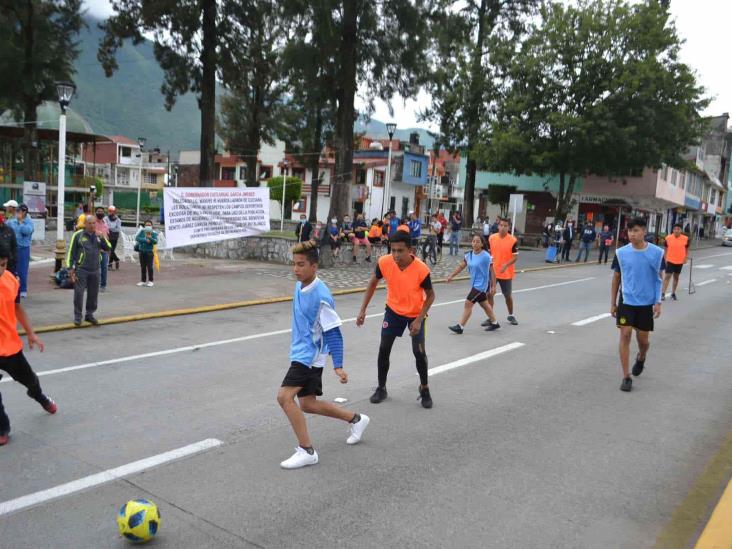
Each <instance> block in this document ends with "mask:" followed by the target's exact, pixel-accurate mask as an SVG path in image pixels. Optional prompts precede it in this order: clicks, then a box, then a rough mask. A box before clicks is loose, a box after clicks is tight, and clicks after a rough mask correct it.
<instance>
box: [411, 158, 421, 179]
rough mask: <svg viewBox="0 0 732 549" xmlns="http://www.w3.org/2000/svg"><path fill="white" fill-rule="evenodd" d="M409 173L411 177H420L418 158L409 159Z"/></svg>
mask: <svg viewBox="0 0 732 549" xmlns="http://www.w3.org/2000/svg"><path fill="white" fill-rule="evenodd" d="M409 175H411V176H412V177H422V163H421V162H419V161H418V160H410V161H409Z"/></svg>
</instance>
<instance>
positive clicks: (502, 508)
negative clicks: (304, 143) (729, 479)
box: [0, 249, 732, 548]
mask: <svg viewBox="0 0 732 549" xmlns="http://www.w3.org/2000/svg"><path fill="white" fill-rule="evenodd" d="M722 254H724V255H722ZM695 263H696V264H697V265H701V266H703V268H698V269H696V270H695V283H696V289H697V291H696V294H694V295H688V294H687V293H686V292H685V291H684V292H681V293H680V300H679V301H678V302H666V303H665V304H664V307H663V315H662V317H661V319H660V320H659V321H657V329H656V332H655V333H654V334H653V335H652V338H651V343H652V347H651V352H650V355H649V359H648V360H647V363H646V365H647V367H646V371H645V372H644V373H643V376H642V377H641V378H639V379H638V380H637V381H636V383H635V386H634V390H633V392H632V393H629V394H627V393H622V392H620V391H619V384H620V380H621V374H620V368H619V365H618V360H617V350H616V349H617V330H616V329H615V328H614V326H613V323H612V321H611V319H609V318H601V319H599V320H596V321H592V322H588V323H586V324H584V325H580V326H577V325H573V323H576V322H579V321H583V320H585V319H590V318H591V317H595V316H597V315H601V314H603V313H605V312H607V310H608V301H609V299H608V295H609V287H610V273H609V269H608V268H607V266H601V267H600V266H596V265H589V266H587V267H580V268H576V269H561V270H554V271H543V272H536V273H527V274H523V275H519V278H518V279H517V280H516V282H515V290H518V291H517V293H516V295H515V302H516V315H517V317H518V320H519V322H520V324H519V326H510V325H508V324H507V323H505V322H503V323H502V328H501V329H500V330H498V331H497V332H494V333H486V332H483V331H482V330H481V329H480V328H479V327H478V321H479V320H481V319H480V317H479V316H478V315H477V314H476V315H475V316H474V317H473V319H471V322H470V323H469V325H468V327H467V329H466V332H465V334H464V335H462V336H456V335H453V334H451V333H450V332H449V331H448V330H447V326H448V325H449V324H451V323H454V321H455V320H456V319H457V318H458V316H459V314H460V311H461V308H462V299H463V298H464V296H465V294H466V293H467V290H468V287H467V283H466V282H456V283H453V284H451V285H439V286H437V287H436V290H437V301H436V303H437V306H436V307H435V308H434V309H433V312H432V314H431V316H430V319H429V321H428V333H427V349H428V354H429V359H430V367H431V368H435V367H439V366H444V365H449V366H452V368H450V369H442V371H439V372H438V371H436V372H435V375H434V376H433V377H432V378H431V383H430V384H431V387H432V395H433V398H434V401H435V407H434V408H433V409H432V410H424V409H422V408H421V407H420V405H419V403H418V401H417V400H416V397H417V385H418V380H417V377H416V374H415V370H414V365H413V358H412V356H411V350H410V347H409V345H408V342H407V341H398V342H397V345H395V350H394V353H393V355H392V371H391V375H390V380H389V384H388V387H389V394H390V399H389V400H388V401H386V402H384V403H382V404H379V405H372V404H370V403H369V402H368V397H369V395H370V394H371V391H372V388H373V387H374V385H375V378H376V366H375V357H376V352H377V348H378V333H379V329H380V326H381V323H380V320H379V318H378V315H379V312H380V310H382V307H383V300H384V294H383V293H382V292H378V293H377V294H376V296H375V298H374V301H373V304H372V306H371V308H370V313H372V314H373V315H375V316H374V317H371V318H369V320H367V323H366V326H364V327H363V328H356V326H355V325H354V323H353V321H352V318H353V317H354V316H355V314H356V312H357V309H358V306H359V304H360V300H361V295H352V296H343V297H340V298H338V300H337V307H338V309H339V312H340V313H341V315H342V316H343V317H344V318H346V319H351V320H350V321H349V322H347V323H346V325H345V328H344V336H345V341H346V356H347V366H346V369H347V371H348V372H349V374H350V382H349V383H348V385H345V386H343V385H340V384H339V383H338V382H337V380H336V379H335V376H333V375H325V380H324V381H325V383H324V385H325V387H324V389H325V398H329V399H332V398H335V397H343V398H347V399H348V402H347V404H346V406H348V407H349V408H351V409H353V410H357V411H363V412H365V413H367V414H369V415H370V416H371V418H372V423H371V425H370V427H369V429H368V430H367V432H366V434H365V437H364V440H363V442H362V443H361V444H359V445H357V446H347V445H346V444H345V439H346V436H347V426H346V425H345V424H342V423H339V422H337V421H336V420H332V419H324V418H309V425H310V429H311V435H312V438H313V440H314V444H315V446H316V448H317V449H318V451H319V453H320V463H319V464H318V465H317V466H315V467H310V468H307V469H304V470H299V471H283V470H281V469H280V468H279V462H280V461H281V460H283V459H285V458H287V457H289V455H290V454H291V453H292V449H293V448H294V446H295V445H296V441H295V439H294V436H293V434H292V432H291V429H290V427H289V425H288V423H287V421H286V418H285V417H284V415H283V414H282V412H281V411H280V410H279V407H278V406H277V404H276V402H275V393H276V391H277V388H278V386H279V384H280V382H281V379H282V377H283V376H284V373H285V371H286V369H287V366H288V360H287V352H288V343H289V333H288V332H287V330H288V328H289V323H290V305H289V304H277V305H267V306H261V307H256V308H251V309H243V310H235V311H228V312H222V313H216V314H206V315H195V316H189V317H178V318H174V319H167V320H166V319H161V320H155V321H144V322H135V323H129V324H121V325H115V326H110V327H102V328H99V329H94V330H84V331H71V332H60V333H53V334H48V335H46V336H45V337H44V340H45V343H46V346H47V349H46V352H45V353H43V354H39V353H37V352H30V353H28V356H29V358H30V360H31V362H32V364H33V365H34V367H35V369H36V370H37V371H38V372H39V373H44V375H43V376H42V377H41V381H42V384H43V386H44V389H45V391H46V392H47V393H48V394H50V395H51V396H53V397H54V398H55V399H56V400H57V402H58V404H59V413H58V414H57V415H56V416H49V415H47V414H45V412H43V411H42V410H41V409H40V407H39V406H38V405H37V404H35V402H33V401H31V400H30V399H28V398H27V397H26V396H25V393H24V391H23V388H22V387H21V386H19V385H17V384H15V383H12V382H11V383H7V382H5V381H6V380H5V379H4V380H3V382H2V383H0V391H2V394H3V400H4V402H5V406H6V409H7V410H8V413H9V415H10V417H11V422H12V425H13V431H12V436H11V442H10V444H9V445H8V446H5V447H3V448H0V475H1V476H0V533H1V534H0V547H3V548H5V547H9V548H10V547H12V548H25V547H28V548H36V547H64V548H68V547H73V548H106V547H123V546H125V545H126V542H124V541H123V540H121V539H119V538H118V537H117V534H116V524H115V513H116V511H117V509H118V508H119V507H120V506H121V505H122V504H123V503H124V502H125V501H127V500H128V499H131V498H134V497H147V498H150V499H152V500H153V501H155V502H156V503H157V504H158V505H159V507H160V509H161V513H162V526H161V531H160V533H159V535H158V538H157V539H156V541H155V543H154V546H155V547H175V548H179V547H196V548H198V547H268V548H270V547H271V548H279V547H300V546H317V547H425V546H433V547H476V548H477V547H519V548H524V547H583V548H586V547H598V548H604V547H650V546H652V545H653V543H654V541H655V540H656V537H657V536H658V534H659V532H661V530H662V529H663V528H664V527H665V526H666V525H667V523H668V521H669V519H670V517H671V515H672V513H673V511H674V509H675V508H676V507H677V505H678V504H679V503H680V502H681V501H682V499H683V498H684V496H685V494H686V493H687V492H688V491H689V489H690V487H691V486H692V485H693V484H694V482H695V480H696V479H697V477H698V476H699V474H700V473H701V472H702V471H703V470H704V467H705V465H706V464H707V463H708V461H709V460H710V459H711V458H712V457H713V456H714V454H715V452H716V451H717V449H718V447H719V445H720V443H721V441H722V440H723V438H724V437H725V436H726V435H727V433H728V431H729V428H730V421H731V420H732V401H730V399H729V394H730V391H732V369H730V368H729V365H730V364H732V350H731V348H730V345H729V313H730V306H731V305H732V286H731V285H732V252H730V251H725V250H723V249H713V250H705V251H699V252H697V253H696V260H695ZM705 265H708V266H707V267H704V266H705ZM684 279H685V277H684ZM708 281H712V282H708ZM682 286H684V287H686V284H683V285H682ZM497 302H498V306H497V312H498V315H499V320H503V319H505V316H506V311H505V306H504V305H503V302H502V298H500V297H499V298H498V301H497ZM476 313H477V311H476ZM35 320H36V322H37V323H38V322H40V319H35ZM204 344H208V345H204ZM495 349H498V350H499V351H500V350H503V352H502V353H499V354H495V355H494V356H490V357H488V358H484V359H482V360H475V359H476V355H478V354H479V353H486V352H488V351H491V350H495ZM496 352H497V351H496ZM489 354H490V353H489ZM478 358H479V357H478ZM460 359H466V360H464V361H462V362H456V361H459V360H460ZM100 361H108V362H106V363H101V364H100V363H99V362H100ZM74 366H84V367H82V368H77V369H71V370H62V371H58V370H59V369H64V368H69V367H74ZM326 374H328V372H326ZM211 439H215V441H220V442H221V444H220V445H215V446H213V447H211V448H208V449H202V450H201V451H198V452H196V448H193V449H191V452H195V453H193V455H190V456H188V457H182V458H180V459H175V460H171V461H166V460H167V459H168V457H170V456H166V455H165V453H166V452H170V451H173V450H176V449H180V448H186V449H190V446H189V445H192V444H196V443H200V442H202V441H210V440H211ZM215 441H214V442H210V443H209V444H212V445H214V444H218V443H217V442H215ZM184 451H185V450H184ZM161 454H163V455H162V457H160V458H159V459H158V461H160V462H161V463H160V464H159V465H157V466H153V465H154V463H155V460H153V462H152V463H151V462H144V463H142V464H139V463H137V464H136V466H133V467H132V469H133V471H136V472H132V473H130V474H127V473H129V471H126V472H120V471H119V470H117V471H116V472H117V473H119V474H120V475H122V476H123V478H120V479H117V480H114V479H112V480H111V481H108V482H101V483H99V484H94V482H95V479H96V480H100V477H99V476H97V477H92V478H91V479H89V478H88V477H90V476H91V475H95V474H98V473H100V472H104V471H108V470H112V469H116V468H119V467H122V466H126V465H128V464H135V463H136V462H138V461H139V460H143V459H145V458H151V457H154V456H160V455H161ZM156 459H157V458H156ZM80 479H85V480H89V484H93V485H92V486H91V487H88V488H86V489H84V490H80V491H74V489H75V488H78V485H77V484H71V485H67V483H73V482H74V481H79V480H80ZM103 480H109V479H105V478H101V481H103ZM65 490H66V491H68V492H70V493H66V492H65ZM26 496H28V497H26ZM21 498H23V499H21ZM26 505H27V506H26Z"/></svg>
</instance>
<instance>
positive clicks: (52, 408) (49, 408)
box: [43, 398, 58, 414]
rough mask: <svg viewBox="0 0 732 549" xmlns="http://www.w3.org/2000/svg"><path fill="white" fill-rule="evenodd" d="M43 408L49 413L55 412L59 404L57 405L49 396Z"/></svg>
mask: <svg viewBox="0 0 732 549" xmlns="http://www.w3.org/2000/svg"><path fill="white" fill-rule="evenodd" d="M43 409H44V410H46V412H48V413H49V414H55V413H56V411H57V410H58V406H56V403H55V402H54V401H53V400H51V399H50V398H49V399H48V402H46V403H45V404H44V405H43Z"/></svg>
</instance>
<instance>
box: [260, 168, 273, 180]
mask: <svg viewBox="0 0 732 549" xmlns="http://www.w3.org/2000/svg"><path fill="white" fill-rule="evenodd" d="M271 177H272V166H259V179H270V178H271Z"/></svg>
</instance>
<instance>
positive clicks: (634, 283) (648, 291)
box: [612, 243, 663, 307]
mask: <svg viewBox="0 0 732 549" xmlns="http://www.w3.org/2000/svg"><path fill="white" fill-rule="evenodd" d="M662 261H663V250H662V249H661V248H659V247H658V246H656V245H655V244H650V243H649V244H648V245H647V246H646V247H645V248H644V249H642V250H636V249H635V248H633V245H632V244H626V245H625V246H623V247H621V248H618V250H617V252H616V253H615V259H614V260H613V267H612V268H613V270H614V271H616V272H618V273H620V284H621V289H622V292H623V303H625V304H626V305H634V306H636V307H642V306H647V305H655V304H656V303H660V302H661V262H662Z"/></svg>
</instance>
